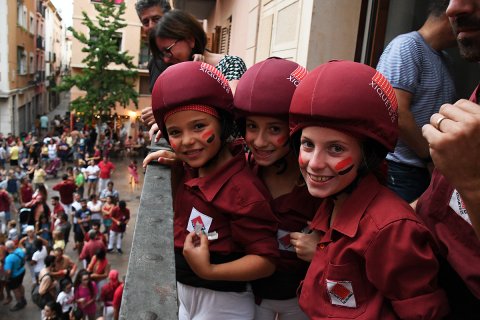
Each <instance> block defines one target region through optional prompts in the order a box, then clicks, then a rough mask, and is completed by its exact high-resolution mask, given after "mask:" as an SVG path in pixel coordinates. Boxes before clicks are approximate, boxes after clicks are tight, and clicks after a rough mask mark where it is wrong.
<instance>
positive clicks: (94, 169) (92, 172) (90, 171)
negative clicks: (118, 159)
mask: <svg viewBox="0 0 480 320" xmlns="http://www.w3.org/2000/svg"><path fill="white" fill-rule="evenodd" d="M99 172H100V168H99V167H98V166H97V165H93V166H88V167H87V168H86V169H85V173H86V174H87V178H88V179H96V178H98V173H99Z"/></svg>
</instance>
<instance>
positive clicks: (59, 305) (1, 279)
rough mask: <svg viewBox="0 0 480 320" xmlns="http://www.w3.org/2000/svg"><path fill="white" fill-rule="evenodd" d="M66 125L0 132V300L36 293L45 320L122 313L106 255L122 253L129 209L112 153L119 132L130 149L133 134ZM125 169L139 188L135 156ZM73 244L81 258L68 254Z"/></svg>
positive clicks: (13, 305)
mask: <svg viewBox="0 0 480 320" xmlns="http://www.w3.org/2000/svg"><path fill="white" fill-rule="evenodd" d="M43 117H44V116H42V117H40V119H42V118H43ZM45 117H47V116H45ZM47 118H48V117H47ZM67 119H68V117H67ZM57 121H58V122H60V124H61V125H57ZM68 125H69V124H68V121H67V120H66V119H61V118H60V117H58V116H57V117H55V118H54V119H53V121H51V122H50V126H48V122H47V127H46V128H45V130H44V126H43V123H42V122H40V126H39V128H38V130H35V131H34V133H29V134H26V135H23V136H19V137H17V136H14V135H12V134H8V135H7V136H4V135H3V134H1V133H0V146H1V147H0V156H1V159H2V161H1V163H0V226H1V229H0V301H1V302H0V303H2V304H3V305H5V306H6V307H8V306H9V305H10V308H9V310H10V311H11V312H15V311H18V310H21V309H23V308H24V307H25V306H26V304H27V300H26V295H31V297H32V300H33V302H34V303H35V304H37V305H38V307H39V310H41V311H40V312H41V315H42V319H97V317H99V316H102V317H104V319H114V318H115V319H117V318H118V312H119V306H120V302H121V296H122V290H123V284H122V281H121V277H120V275H119V272H118V271H117V270H116V269H115V268H114V267H115V266H112V265H111V263H110V262H109V260H108V255H107V254H108V253H112V252H113V251H114V250H115V251H116V252H117V253H118V254H122V253H123V251H122V239H123V236H124V233H125V232H126V226H127V224H128V222H129V220H130V211H129V209H128V208H127V205H126V202H125V201H123V200H122V198H121V197H120V194H119V192H118V190H117V189H115V186H114V181H113V180H112V174H113V172H114V170H115V164H113V163H112V162H111V161H110V159H109V155H110V154H111V153H112V148H113V145H114V144H115V143H116V141H119V140H118V139H123V140H121V148H122V150H124V152H125V153H127V152H128V150H127V148H129V147H130V145H129V143H131V142H129V141H127V140H128V139H130V140H131V139H132V137H130V138H128V132H127V130H125V127H124V126H122V127H121V128H119V130H113V129H111V128H110V127H109V126H92V127H91V128H89V129H85V130H73V131H70V130H68V129H65V128H68ZM49 127H50V128H49ZM77 129H80V128H77ZM117 131H118V132H117ZM138 136H141V135H138ZM135 138H137V137H135ZM141 139H142V141H143V143H145V141H144V139H143V138H141ZM134 143H135V142H134ZM135 144H136V143H135ZM128 168H129V173H130V175H131V178H130V180H131V183H132V187H135V185H136V184H137V183H138V172H137V165H136V160H135V159H132V160H131V163H130V165H129V167H128ZM57 176H58V178H60V179H58V178H57V179H56V180H55V181H57V182H56V183H54V182H52V183H50V186H51V187H50V188H48V187H47V184H46V181H47V179H50V178H52V179H55V178H56V177H57ZM58 180H60V181H58ZM71 234H72V236H71ZM70 244H71V246H72V248H73V249H74V252H76V254H78V258H77V257H76V258H73V257H72V258H71V257H69V256H68V255H66V254H65V250H66V248H67V246H69V245H70ZM27 269H28V271H27ZM26 272H29V274H30V279H31V282H30V281H27V279H28V278H26V277H25V274H26ZM27 282H28V283H27Z"/></svg>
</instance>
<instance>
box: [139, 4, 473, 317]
mask: <svg viewBox="0 0 480 320" xmlns="http://www.w3.org/2000/svg"><path fill="white" fill-rule="evenodd" d="M136 8H137V13H138V15H139V18H140V20H141V22H142V25H143V28H144V31H145V32H147V33H148V34H149V39H150V48H151V50H152V52H153V53H154V58H153V59H152V61H151V63H150V64H149V67H150V68H149V70H150V76H151V85H152V107H151V108H146V109H144V110H143V111H142V120H143V121H144V122H145V123H146V124H147V125H149V126H151V131H150V133H151V135H152V137H153V136H154V135H156V139H157V138H158V137H160V136H163V137H164V138H165V139H166V141H167V142H168V144H169V145H170V147H171V150H170V151H167V150H160V151H156V152H153V153H151V154H150V155H148V156H147V157H146V158H145V160H144V163H143V164H144V166H147V165H148V164H149V163H150V162H151V161H153V160H155V161H158V162H160V163H163V164H168V165H171V166H172V197H173V208H174V212H175V215H174V248H175V268H176V280H177V292H178V303H179V311H178V312H179V319H216V318H218V319H239V320H240V319H261V320H263V319H268V320H274V319H307V318H310V319H327V318H342V319H343V318H349V319H350V318H352V319H397V318H401V319H418V318H421V319H442V318H448V319H476V318H477V317H478V307H479V306H480V281H479V279H480V273H479V271H478V265H479V264H480V260H479V259H478V257H479V255H478V253H479V252H480V241H479V238H478V237H477V234H480V224H479V223H478V221H479V220H480V219H479V218H478V217H479V215H478V212H480V204H479V203H480V202H479V199H480V197H479V196H478V190H480V186H479V184H480V182H479V181H480V179H479V178H478V165H477V164H476V163H478V161H477V160H478V159H477V158H476V156H477V155H478V128H479V119H478V110H479V109H478V91H479V90H478V88H477V90H476V91H475V92H474V94H473V95H472V97H471V99H470V101H467V100H459V101H456V100H457V97H456V93H455V88H454V85H453V80H452V77H451V75H450V70H449V63H448V57H447V56H446V54H445V53H444V51H443V50H444V49H446V48H449V47H452V46H455V45H456V44H457V43H458V46H459V48H460V52H461V54H462V55H463V56H464V57H466V58H467V59H469V60H472V61H480V45H479V44H480V39H479V38H478V29H479V28H480V23H479V21H480V2H479V1H478V0H450V1H446V0H432V1H430V4H429V12H428V17H427V20H426V21H425V23H424V25H423V26H422V27H421V28H420V29H419V30H417V31H414V32H411V33H408V34H405V35H401V36H399V37H397V38H396V39H394V40H393V41H392V42H391V44H389V45H388V46H387V47H386V49H385V52H384V53H383V55H382V57H381V59H380V62H379V64H378V66H377V69H373V68H371V67H369V66H366V65H364V64H360V63H354V62H349V61H331V62H328V63H325V64H322V65H320V66H318V67H317V68H314V69H313V70H311V71H310V72H308V71H307V70H305V68H303V67H302V66H300V65H298V64H296V63H295V62H291V61H286V60H283V59H278V58H270V59H267V60H264V61H261V62H258V63H257V64H255V65H253V66H252V67H250V68H249V69H247V68H244V67H243V66H244V64H243V63H241V62H240V63H239V62H238V61H239V58H238V57H235V58H231V57H229V56H222V55H215V54H212V53H211V52H209V51H208V50H206V49H205V43H204V38H205V37H204V33H203V31H202V30H201V28H199V27H198V25H197V24H196V23H195V21H194V19H191V17H190V16H189V15H188V14H187V13H185V12H182V11H179V10H171V8H170V7H169V5H168V2H167V1H160V0H159V1H153V0H152V1H150V0H140V1H137V5H136ZM452 30H453V32H452ZM167 67H168V68H167ZM232 71H233V72H232ZM178 79H188V81H178ZM238 138H240V139H238ZM449 149H451V150H455V151H456V152H450V151H449ZM245 150H247V152H246V154H245ZM458 157H462V159H456V158H458ZM457 161H461V166H459V165H456V162H457ZM476 232H477V234H476ZM469 259H470V260H471V261H468V260H469Z"/></svg>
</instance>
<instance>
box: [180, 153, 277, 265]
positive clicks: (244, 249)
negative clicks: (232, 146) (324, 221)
mask: <svg viewBox="0 0 480 320" xmlns="http://www.w3.org/2000/svg"><path fill="white" fill-rule="evenodd" d="M268 197H269V195H268V191H267V190H266V189H265V187H264V186H263V184H262V182H261V181H260V180H259V179H258V178H257V177H256V176H254V175H253V173H252V172H251V171H250V169H249V168H248V167H247V165H246V160H245V154H244V153H243V148H241V147H240V148H236V150H235V154H234V157H233V158H232V159H231V160H230V161H228V162H227V163H226V164H225V165H223V166H222V167H221V168H219V169H218V170H217V171H216V172H215V173H213V174H211V175H208V176H206V177H198V176H197V175H196V170H187V172H186V174H185V178H184V183H183V185H182V184H181V185H180V187H179V190H178V192H177V195H176V197H175V202H174V211H175V216H174V226H175V229H174V232H175V244H174V245H175V248H176V249H177V250H181V249H182V248H183V244H184V242H185V238H186V236H187V235H188V233H189V232H190V231H193V230H194V227H195V224H196V222H199V223H200V224H201V225H203V227H204V231H205V232H206V233H208V232H213V231H215V232H217V234H218V239H217V240H214V241H211V242H210V243H209V249H210V251H211V252H218V253H226V254H227V253H235V252H237V253H247V254H255V255H261V256H270V257H277V256H278V245H277V241H276V232H277V219H276V218H275V216H274V215H273V213H272V210H271V209H270V205H269V202H268ZM198 217H200V218H198ZM188 229H189V230H188Z"/></svg>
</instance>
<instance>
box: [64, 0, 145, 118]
mask: <svg viewBox="0 0 480 320" xmlns="http://www.w3.org/2000/svg"><path fill="white" fill-rule="evenodd" d="M95 10H96V11H97V16H96V21H95V22H94V21H92V19H90V17H89V16H88V15H87V13H86V12H85V11H83V12H82V15H83V22H82V24H83V25H85V26H87V27H88V29H89V30H90V34H89V36H87V35H85V34H84V33H82V32H78V31H76V30H75V29H73V28H72V27H69V28H68V29H69V30H70V31H71V32H72V34H73V36H74V37H75V38H76V39H77V40H78V41H80V42H81V43H83V44H84V47H83V48H82V51H83V52H86V53H87V56H86V57H85V59H83V60H82V62H83V63H84V64H85V65H86V68H83V70H82V72H81V73H79V74H76V75H69V76H66V77H64V78H63V80H62V83H61V84H60V85H59V86H58V87H57V88H56V89H55V90H56V91H68V90H70V89H71V88H72V87H73V86H76V87H77V88H78V89H80V90H83V91H85V92H86V95H85V96H83V97H79V98H77V99H75V100H74V101H72V104H71V107H70V108H71V109H74V110H75V111H76V112H78V113H80V114H83V116H82V118H83V119H84V121H85V122H87V123H90V122H91V121H92V119H93V116H96V115H108V114H110V113H111V111H112V109H113V108H115V105H116V104H117V103H118V104H120V105H121V106H123V107H126V106H127V105H128V104H129V102H130V100H131V101H133V102H134V104H135V106H136V107H137V108H138V93H137V92H136V90H135V79H136V78H137V71H136V70H135V66H134V65H133V63H132V59H133V57H132V56H129V55H128V52H127V51H125V52H121V51H120V42H121V34H119V33H118V30H121V29H122V28H124V27H126V26H127V24H126V23H125V19H123V18H122V15H123V14H124V13H125V3H124V2H122V3H121V4H119V5H116V4H114V1H113V0H102V3H98V4H95Z"/></svg>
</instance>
